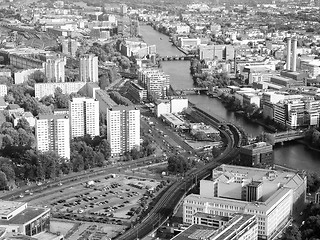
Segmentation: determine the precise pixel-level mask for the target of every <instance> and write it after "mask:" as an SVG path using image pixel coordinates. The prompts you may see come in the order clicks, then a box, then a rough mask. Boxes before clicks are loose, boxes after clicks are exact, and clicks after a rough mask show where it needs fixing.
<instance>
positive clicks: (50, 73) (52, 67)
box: [45, 57, 65, 82]
mask: <svg viewBox="0 0 320 240" xmlns="http://www.w3.org/2000/svg"><path fill="white" fill-rule="evenodd" d="M64 66H65V59H64V58H61V57H57V58H49V59H47V60H46V62H45V74H46V77H47V79H48V82H65V70H64Z"/></svg>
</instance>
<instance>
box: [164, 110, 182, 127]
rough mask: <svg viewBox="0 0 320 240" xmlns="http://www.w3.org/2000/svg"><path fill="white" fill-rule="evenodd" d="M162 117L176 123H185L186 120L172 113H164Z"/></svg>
mask: <svg viewBox="0 0 320 240" xmlns="http://www.w3.org/2000/svg"><path fill="white" fill-rule="evenodd" d="M162 117H163V118H164V119H166V120H167V121H169V122H171V123H172V124H174V125H183V124H184V121H183V120H181V119H180V118H179V117H177V116H176V115H174V114H172V113H165V114H162Z"/></svg>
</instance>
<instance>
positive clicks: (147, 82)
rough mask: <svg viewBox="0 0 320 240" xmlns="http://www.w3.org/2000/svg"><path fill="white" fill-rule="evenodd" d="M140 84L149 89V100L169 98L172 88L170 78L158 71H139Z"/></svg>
mask: <svg viewBox="0 0 320 240" xmlns="http://www.w3.org/2000/svg"><path fill="white" fill-rule="evenodd" d="M138 80H139V83H140V84H141V85H142V86H143V87H144V88H145V89H147V93H148V98H151V99H158V98H163V97H166V96H167V90H168V89H169V87H170V76H169V75H166V74H164V73H163V72H161V71H159V70H158V69H152V68H151V69H148V68H143V69H140V70H139V71H138Z"/></svg>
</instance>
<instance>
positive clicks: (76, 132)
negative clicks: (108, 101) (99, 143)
mask: <svg viewBox="0 0 320 240" xmlns="http://www.w3.org/2000/svg"><path fill="white" fill-rule="evenodd" d="M69 114H70V129H71V138H74V137H83V136H84V135H86V134H89V135H90V136H91V137H94V136H99V101H97V100H95V99H93V98H84V97H83V98H82V97H80V98H73V99H72V100H71V101H69Z"/></svg>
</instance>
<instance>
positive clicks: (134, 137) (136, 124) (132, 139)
mask: <svg viewBox="0 0 320 240" xmlns="http://www.w3.org/2000/svg"><path fill="white" fill-rule="evenodd" d="M107 138H108V141H109V144H110V148H111V156H120V155H123V154H124V153H125V152H128V151H131V149H133V148H137V149H139V146H140V110H139V109H137V108H135V107H132V106H115V107H113V108H110V109H107Z"/></svg>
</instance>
